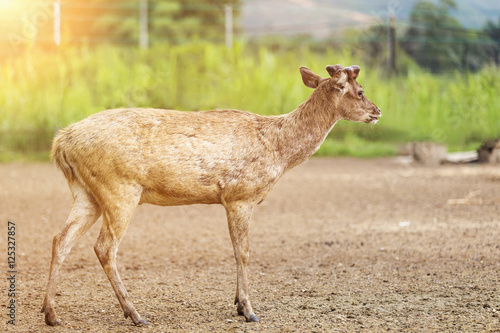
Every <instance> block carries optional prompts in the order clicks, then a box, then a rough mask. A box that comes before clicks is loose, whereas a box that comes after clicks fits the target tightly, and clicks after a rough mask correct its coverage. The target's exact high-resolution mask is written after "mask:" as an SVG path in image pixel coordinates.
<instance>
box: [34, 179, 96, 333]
mask: <svg viewBox="0 0 500 333" xmlns="http://www.w3.org/2000/svg"><path fill="white" fill-rule="evenodd" d="M70 189H71V192H72V194H73V200H74V201H73V207H72V208H71V212H70V214H69V217H68V219H67V221H66V223H65V224H64V225H63V227H62V229H61V231H59V233H58V234H56V235H55V236H54V239H53V242H52V260H51V262H50V272H49V281H48V283H47V292H46V295H45V299H44V301H43V306H42V312H43V313H44V314H45V323H46V324H47V325H51V326H54V325H59V324H60V322H59V321H58V320H57V316H56V312H55V299H54V298H55V294H56V289H57V276H58V273H59V268H60V267H61V265H62V263H63V261H64V259H65V258H66V256H67V255H68V253H69V252H70V251H71V248H72V247H73V246H74V245H75V243H76V242H77V241H78V239H80V237H81V236H83V235H84V234H85V233H86V232H87V231H88V230H89V228H90V227H91V226H92V225H93V224H94V223H95V222H96V221H97V219H98V218H99V216H100V215H101V208H100V206H99V204H98V203H97V201H96V199H95V198H94V196H93V195H92V194H91V193H90V192H89V191H88V190H87V189H86V188H85V187H84V186H82V185H81V184H80V183H79V182H78V181H74V182H72V183H71V184H70Z"/></svg>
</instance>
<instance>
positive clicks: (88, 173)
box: [41, 65, 382, 326]
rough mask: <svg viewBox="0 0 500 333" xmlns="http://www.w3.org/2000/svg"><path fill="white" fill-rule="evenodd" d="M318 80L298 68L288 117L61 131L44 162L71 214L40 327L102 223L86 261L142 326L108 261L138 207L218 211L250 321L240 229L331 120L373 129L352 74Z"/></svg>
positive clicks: (204, 114)
mask: <svg viewBox="0 0 500 333" xmlns="http://www.w3.org/2000/svg"><path fill="white" fill-rule="evenodd" d="M326 70H327V72H328V73H329V76H330V77H327V78H323V77H321V76H319V75H317V74H316V73H314V72H313V71H312V70H310V69H308V68H306V67H300V74H301V76H302V81H303V83H304V84H305V86H307V87H309V88H312V89H314V91H313V92H312V94H311V95H310V96H309V98H307V100H306V101H305V102H303V103H302V104H300V105H299V106H298V107H297V108H296V109H295V110H293V111H292V112H290V113H288V114H282V115H277V116H276V115H275V116H262V115H258V114H254V113H250V112H245V111H239V110H213V111H196V112H185V111H174V110H164V109H148V108H129V109H111V110H105V111H101V112H98V113H95V114H93V115H91V116H89V117H87V118H86V119H84V120H81V121H79V122H76V123H74V124H71V125H69V126H68V127H66V128H65V129H61V130H60V131H59V132H58V134H57V135H56V136H55V138H54V140H53V144H52V149H51V158H52V159H53V160H54V161H55V163H56V165H57V167H58V168H59V169H60V170H61V171H62V173H63V175H64V176H65V178H66V180H67V182H68V185H69V188H70V190H71V193H72V196H73V206H72V208H71V212H70V214H69V216H68V219H67V221H66V222H65V224H64V225H63V226H62V229H61V230H60V231H59V232H58V233H57V234H56V235H55V236H54V238H53V242H52V259H51V261H50V270H49V277H48V283H47V290H46V294H45V298H44V301H43V306H42V311H41V312H42V313H43V314H44V315H45V323H46V324H47V325H51V326H54V325H59V324H61V323H60V321H59V320H58V319H57V315H56V311H55V295H56V280H57V278H58V273H59V269H60V267H61V265H62V263H63V261H64V259H65V258H66V256H67V255H68V254H69V252H70V251H71V248H72V247H73V246H74V245H75V243H76V242H77V241H78V239H79V238H80V237H81V236H82V235H84V234H85V233H86V232H87V231H88V230H89V228H90V227H91V226H92V225H93V224H94V223H95V222H96V221H97V219H98V218H99V217H100V216H101V215H102V227H101V229H100V232H99V235H98V237H97V240H96V242H95V245H94V252H95V254H96V256H97V258H98V260H99V262H100V264H101V266H102V268H103V270H104V272H105V274H106V276H107V278H108V280H109V282H110V283H111V286H112V288H113V290H114V292H115V294H116V297H117V298H118V301H119V304H120V305H121V308H122V310H123V314H124V316H125V318H127V317H130V319H131V320H132V322H133V323H134V324H135V325H147V324H148V322H147V321H146V320H144V319H143V318H142V317H141V316H140V315H139V313H138V312H137V311H136V309H135V308H134V306H133V304H132V301H131V297H130V296H129V295H128V293H127V290H126V289H125V286H124V284H123V283H122V280H121V278H120V275H119V274H118V270H117V264H116V254H117V251H118V246H119V245H120V241H121V240H122V238H123V237H124V235H125V232H126V230H127V227H128V226H129V223H130V220H131V216H132V213H133V212H134V209H135V208H136V207H137V205H140V204H146V203H147V204H153V205H160V206H176V205H190V204H221V205H223V206H224V208H225V212H226V216H227V224H228V229H229V235H230V239H231V242H232V245H233V251H234V257H235V259H236V273H237V274H236V276H237V279H236V295H235V301H234V304H235V305H236V309H237V312H238V314H239V315H242V316H244V318H245V320H246V321H247V322H258V321H259V318H258V317H257V316H256V315H255V313H254V311H253V309H252V305H251V303H250V298H249V277H248V271H247V266H248V262H249V228H250V219H251V216H252V213H253V211H254V208H255V207H256V206H257V205H258V204H259V203H261V202H262V201H263V200H264V198H265V197H266V196H267V195H268V193H269V191H270V190H271V188H272V187H273V186H274V185H275V184H276V182H277V181H278V179H280V177H281V176H283V174H284V173H285V172H286V171H288V170H290V169H291V168H293V167H295V166H297V165H299V164H300V163H302V162H304V161H305V160H307V159H308V158H309V157H311V156H312V155H313V154H314V153H315V152H316V151H317V150H318V149H319V147H320V145H321V144H322V143H323V141H324V140H325V138H326V136H327V135H328V133H329V132H330V130H331V129H332V128H333V126H334V125H335V124H336V123H337V122H338V121H339V120H348V121H353V122H363V123H369V124H375V123H377V121H378V119H379V117H381V115H382V114H381V111H380V109H379V108H378V107H377V106H375V104H373V103H372V102H371V101H370V100H369V99H368V98H367V97H366V96H365V94H364V92H363V89H362V87H361V85H360V84H359V83H358V82H357V81H356V79H357V77H358V74H359V72H360V67H359V66H356V65H353V66H349V67H345V68H343V67H342V66H341V65H328V66H327V67H326Z"/></svg>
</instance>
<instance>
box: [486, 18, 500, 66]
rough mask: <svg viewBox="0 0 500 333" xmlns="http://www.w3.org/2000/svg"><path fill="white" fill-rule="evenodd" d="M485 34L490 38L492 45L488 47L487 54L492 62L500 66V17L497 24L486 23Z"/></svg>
mask: <svg viewBox="0 0 500 333" xmlns="http://www.w3.org/2000/svg"><path fill="white" fill-rule="evenodd" d="M483 33H484V34H485V35H487V36H488V37H489V39H490V40H491V43H488V45H487V46H486V53H487V55H488V58H489V60H490V61H492V62H493V63H494V64H496V65H500V17H499V18H498V22H497V23H496V24H495V23H494V22H492V21H488V22H487V23H486V26H485V28H484V29H483Z"/></svg>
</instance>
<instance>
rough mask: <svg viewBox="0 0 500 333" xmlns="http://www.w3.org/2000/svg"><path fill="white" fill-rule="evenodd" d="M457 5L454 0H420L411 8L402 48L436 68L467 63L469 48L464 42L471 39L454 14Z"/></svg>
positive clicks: (441, 69) (420, 62) (417, 59)
mask: <svg viewBox="0 0 500 333" xmlns="http://www.w3.org/2000/svg"><path fill="white" fill-rule="evenodd" d="M454 9H456V4H455V2H454V1H453V0H440V1H439V2H438V4H434V3H433V2H430V1H420V2H418V3H416V4H415V7H414V8H413V10H412V11H411V14H410V22H409V28H408V30H407V31H406V34H405V37H404V39H403V41H402V46H403V49H404V50H405V51H406V52H407V53H408V54H409V55H410V56H411V57H413V58H414V59H415V61H416V62H417V63H418V64H419V65H421V66H423V67H426V68H429V69H431V70H432V71H433V72H440V71H443V70H447V69H457V68H462V67H464V66H467V53H468V51H469V50H468V48H467V43H465V42H470V40H468V39H470V37H468V36H467V34H468V31H467V30H466V29H465V28H464V27H462V25H461V24H460V23H459V21H458V20H457V19H455V18H454V17H452V16H451V14H450V12H451V11H452V10H454ZM464 59H465V60H464ZM464 62H465V63H464Z"/></svg>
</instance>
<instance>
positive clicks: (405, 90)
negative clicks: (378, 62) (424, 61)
mask: <svg viewBox="0 0 500 333" xmlns="http://www.w3.org/2000/svg"><path fill="white" fill-rule="evenodd" d="M335 63H341V64H343V65H345V66H347V65H350V64H354V63H357V64H359V65H361V66H362V72H361V75H360V77H359V79H358V81H359V82H360V83H361V84H362V85H363V87H364V90H365V91H366V94H367V96H369V98H370V99H371V100H372V101H374V102H375V103H376V104H377V105H378V106H379V107H380V108H381V109H382V114H383V117H382V118H381V120H380V122H379V123H378V124H377V125H376V126H367V125H364V124H353V123H347V122H342V123H340V124H338V125H337V126H336V127H335V129H334V131H333V132H332V134H331V135H330V140H332V141H330V142H328V143H327V144H326V145H325V147H324V148H323V149H322V150H321V151H320V153H321V154H336V155H339V154H340V155H343V154H352V153H353V152H354V153H355V154H358V155H370V154H388V153H391V152H392V151H394V148H393V147H394V143H402V142H406V141H410V140H432V141H438V142H442V143H445V144H448V145H451V146H452V147H454V148H455V149H461V148H465V147H470V146H474V145H477V144H478V143H479V142H480V141H482V140H484V139H487V138H492V137H497V136H499V135H500V121H499V115H500V112H499V110H498V105H500V94H498V91H500V82H499V80H498V77H500V70H499V69H498V68H495V67H488V68H485V69H483V70H482V71H481V72H479V73H474V74H471V73H454V74H452V75H448V76H433V75H431V74H428V73H425V72H423V71H421V70H419V69H414V70H412V71H410V72H409V74H408V75H407V76H405V77H393V78H389V77H387V75H386V74H385V73H384V71H382V70H379V69H377V68H366V67H364V66H363V63H362V62H361V61H360V60H359V59H354V58H353V57H352V56H351V54H350V53H349V52H334V51H331V52H327V53H325V54H317V53H314V52H311V51H309V50H307V49H299V50H297V51H294V52H291V51H287V52H272V51H270V50H268V49H266V48H260V49H253V48H252V49H250V48H249V47H247V46H246V45H245V44H242V43H240V44H236V45H235V46H234V47H233V48H232V49H228V48H226V47H225V46H218V45H213V44H204V43H196V44H187V45H179V46H155V47H154V48H152V49H149V50H137V49H132V48H118V47H100V48H98V49H87V48H80V49H68V50H60V51H59V52H58V53H55V54H54V53H52V54H41V55H36V56H35V55H34V54H26V55H25V56H23V57H21V58H18V59H15V60H11V61H9V62H6V63H3V64H1V65H0V66H1V73H0V159H4V160H5V159H9V158H12V156H15V157H16V158H17V157H19V155H20V154H28V155H32V154H36V153H41V154H43V155H44V156H46V151H47V150H48V149H49V147H50V142H51V139H52V136H53V133H54V130H55V129H56V128H59V127H64V126H66V125H68V124H70V123H72V122H75V121H78V120H80V119H82V118H84V117H86V116H88V115H90V114H92V113H95V112H98V111H100V110H102V109H108V108H117V107H156V108H168V109H179V110H207V109H216V108H219V109H223V108H235V109H243V110H248V111H252V112H255V113H260V114H266V115H271V114H282V113H287V112H290V111H291V110H293V109H294V108H295V107H297V106H298V105H299V104H300V103H301V102H302V101H304V100H305V99H306V98H307V96H309V95H310V93H311V92H312V91H311V90H310V89H308V88H306V87H304V86H303V84H302V81H301V79H300V75H299V72H298V67H299V66H307V67H309V68H311V69H313V70H314V71H316V72H317V73H319V74H322V75H325V76H326V75H327V73H326V71H325V70H324V68H325V66H326V65H327V64H335ZM346 147H347V148H346ZM369 147H371V148H369ZM366 149H368V150H369V152H367V153H366V154H365V153H363V150H366Z"/></svg>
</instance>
